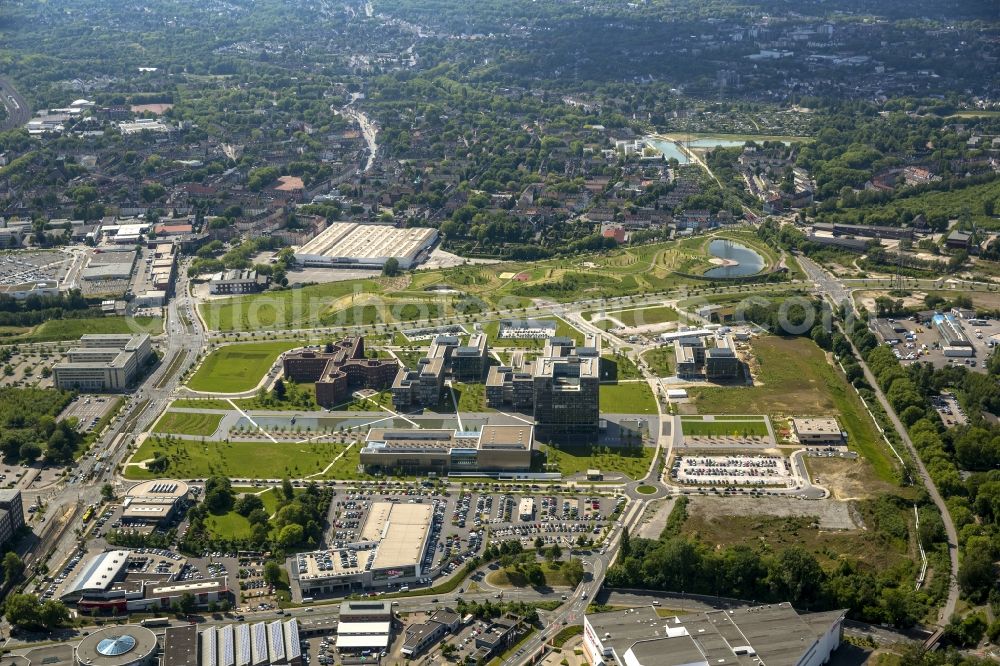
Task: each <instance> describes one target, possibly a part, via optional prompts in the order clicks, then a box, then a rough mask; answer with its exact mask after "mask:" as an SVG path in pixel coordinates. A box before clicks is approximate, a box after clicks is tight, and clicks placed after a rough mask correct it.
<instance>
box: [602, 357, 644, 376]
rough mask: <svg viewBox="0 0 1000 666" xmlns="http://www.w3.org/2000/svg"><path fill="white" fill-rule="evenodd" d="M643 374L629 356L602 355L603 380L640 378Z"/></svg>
mask: <svg viewBox="0 0 1000 666" xmlns="http://www.w3.org/2000/svg"><path fill="white" fill-rule="evenodd" d="M641 377H642V375H641V374H640V373H639V368H637V367H635V363H633V362H632V359H630V358H629V357H628V356H625V355H624V354H618V355H611V354H607V355H604V356H602V357H601V381H602V382H603V381H609V380H610V381H614V380H622V379H640V378H641Z"/></svg>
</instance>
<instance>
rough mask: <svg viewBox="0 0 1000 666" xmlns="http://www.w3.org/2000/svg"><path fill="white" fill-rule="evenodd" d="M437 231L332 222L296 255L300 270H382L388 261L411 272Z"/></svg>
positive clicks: (436, 235) (423, 228)
mask: <svg viewBox="0 0 1000 666" xmlns="http://www.w3.org/2000/svg"><path fill="white" fill-rule="evenodd" d="M437 237H438V232H437V229H430V228H425V227H412V228H408V229H398V228H396V227H393V226H389V225H381V224H358V223H356V222H334V223H332V224H331V225H330V226H328V227H327V228H326V229H324V230H323V231H321V232H320V233H319V234H318V235H317V236H316V237H315V238H313V239H312V240H311V241H309V242H308V243H306V244H305V245H303V246H302V247H300V248H299V249H298V250H296V252H295V260H296V261H297V262H298V263H299V264H301V265H303V266H316V267H320V268H324V267H325V268H372V269H381V268H382V266H383V265H384V264H385V262H386V261H388V260H389V259H390V258H395V259H396V260H397V261H398V262H399V266H400V268H412V267H413V266H414V265H416V264H418V263H420V259H421V258H422V255H423V254H425V253H426V251H427V250H429V249H430V248H431V246H433V245H434V242H435V241H436V240H437Z"/></svg>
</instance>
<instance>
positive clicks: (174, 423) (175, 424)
mask: <svg viewBox="0 0 1000 666" xmlns="http://www.w3.org/2000/svg"><path fill="white" fill-rule="evenodd" d="M222 417H223V415H222V414H195V413H192V412H169V411H168V412H166V413H164V414H163V416H161V417H160V420H159V421H157V422H156V425H155V426H153V432H162V433H166V434H173V435H204V436H205V437H207V436H209V435H211V434H213V433H214V432H215V431H216V430H218V428H219V423H220V422H221V421H222Z"/></svg>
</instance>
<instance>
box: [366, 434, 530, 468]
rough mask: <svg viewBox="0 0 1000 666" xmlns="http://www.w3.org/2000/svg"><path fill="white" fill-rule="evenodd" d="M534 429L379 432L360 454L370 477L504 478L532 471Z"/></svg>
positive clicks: (372, 436) (370, 437) (369, 436)
mask: <svg viewBox="0 0 1000 666" xmlns="http://www.w3.org/2000/svg"><path fill="white" fill-rule="evenodd" d="M533 444H534V428H533V427H532V426H530V425H486V426H483V428H482V429H481V430H480V431H478V432H458V431H455V430H428V429H421V430H395V429H382V428H374V429H372V430H371V431H369V433H368V440H367V442H366V444H365V447H364V448H363V449H361V464H362V465H363V466H364V468H365V470H367V471H369V472H377V471H385V472H389V471H395V470H401V471H404V472H405V473H408V474H409V473H414V472H422V473H427V472H434V473H436V474H441V475H445V474H455V473H463V472H468V473H476V474H499V473H503V472H527V471H528V470H530V469H531V454H532V450H533Z"/></svg>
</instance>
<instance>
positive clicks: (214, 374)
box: [188, 340, 302, 393]
mask: <svg viewBox="0 0 1000 666" xmlns="http://www.w3.org/2000/svg"><path fill="white" fill-rule="evenodd" d="M300 346H302V343H301V342H298V341H295V340H276V341H272V342H249V343H246V344H232V345H226V346H224V347H219V348H218V349H216V350H215V351H213V352H212V353H210V354H209V355H208V357H207V358H205V360H204V361H203V362H202V364H201V366H200V367H199V368H198V371H197V372H195V373H194V376H193V377H191V379H190V380H188V387H189V388H191V389H192V390H195V391H205V392H214V393H239V392H240V391H250V390H252V389H253V388H254V387H256V386H257V384H258V383H260V380H261V378H262V377H263V376H264V374H265V373H266V372H267V371H268V369H270V367H271V365H272V364H273V363H274V361H275V359H277V358H278V356H279V355H280V354H281V353H282V352H285V351H288V350H289V349H294V348H295V347H300Z"/></svg>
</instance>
